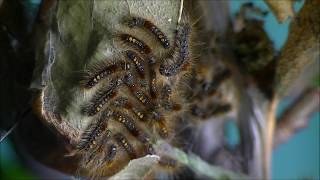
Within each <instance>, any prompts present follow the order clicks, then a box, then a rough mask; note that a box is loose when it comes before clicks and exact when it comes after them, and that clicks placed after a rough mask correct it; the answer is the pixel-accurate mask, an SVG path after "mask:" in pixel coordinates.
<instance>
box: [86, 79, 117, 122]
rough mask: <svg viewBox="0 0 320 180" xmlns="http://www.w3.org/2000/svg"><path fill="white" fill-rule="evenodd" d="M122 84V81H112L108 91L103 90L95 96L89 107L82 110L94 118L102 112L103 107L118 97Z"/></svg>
mask: <svg viewBox="0 0 320 180" xmlns="http://www.w3.org/2000/svg"><path fill="white" fill-rule="evenodd" d="M121 83H122V81H121V80H119V79H117V78H115V79H112V80H111V82H110V84H109V86H108V87H107V88H106V89H102V90H100V91H99V92H98V93H96V94H95V95H94V97H93V98H92V99H91V101H90V103H89V105H87V106H85V107H84V108H83V109H82V112H83V113H84V114H86V115H88V116H93V115H95V114H97V113H98V112H100V111H101V109H102V108H103V106H104V105H105V104H106V103H108V101H109V100H110V99H112V98H113V97H115V96H116V94H117V93H116V89H117V87H118V86H120V84H121Z"/></svg>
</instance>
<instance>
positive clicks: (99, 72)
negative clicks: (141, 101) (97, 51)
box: [82, 60, 130, 88]
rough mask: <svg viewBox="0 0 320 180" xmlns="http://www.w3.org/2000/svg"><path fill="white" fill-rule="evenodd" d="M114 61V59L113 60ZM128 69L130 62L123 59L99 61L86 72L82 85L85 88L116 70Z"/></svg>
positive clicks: (92, 85) (90, 86)
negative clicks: (111, 61)
mask: <svg viewBox="0 0 320 180" xmlns="http://www.w3.org/2000/svg"><path fill="white" fill-rule="evenodd" d="M115 61H116V60H115ZM129 69H130V64H129V63H127V62H125V61H116V62H113V63H111V64H108V63H105V62H100V63H97V64H95V65H92V66H91V67H90V68H89V70H88V71H87V72H86V75H85V78H84V80H82V86H84V87H85V88H92V87H94V86H95V85H96V84H98V83H99V82H100V81H102V80H103V79H104V78H106V77H107V76H109V75H111V74H114V73H116V72H118V71H125V70H129Z"/></svg>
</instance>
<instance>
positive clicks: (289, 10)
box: [265, 0, 294, 23]
mask: <svg viewBox="0 0 320 180" xmlns="http://www.w3.org/2000/svg"><path fill="white" fill-rule="evenodd" d="M265 2H266V3H267V4H268V6H269V7H270V8H271V10H272V12H273V13H274V15H275V16H276V17H277V20H278V21H279V22H280V23H282V22H284V21H285V20H286V19H288V17H290V16H291V17H292V16H293V15H294V11H293V4H294V0H281V1H279V0H265Z"/></svg>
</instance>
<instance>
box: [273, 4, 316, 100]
mask: <svg viewBox="0 0 320 180" xmlns="http://www.w3.org/2000/svg"><path fill="white" fill-rule="evenodd" d="M319 6H320V1H313V0H309V1H306V2H305V5H304V6H303V8H302V10H301V12H300V13H299V14H298V16H297V17H296V18H295V19H294V20H293V22H292V24H291V26H290V31H289V36H288V40H287V42H286V44H285V46H284V48H283V49H282V52H281V55H280V58H279V61H278V67H277V70H276V92H277V93H278V94H279V95H283V93H285V92H286V90H287V89H288V88H289V87H290V85H291V84H292V82H293V81H294V80H295V79H296V78H297V77H298V76H299V74H300V73H301V72H302V70H303V69H304V68H305V67H306V66H307V65H309V64H310V63H312V62H314V61H316V60H317V59H319V52H320V51H319V49H320V47H319V42H320V41H319V35H320V27H319V26H320V21H319V19H320V8H319Z"/></svg>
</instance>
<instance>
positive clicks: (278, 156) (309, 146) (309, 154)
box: [230, 0, 320, 180]
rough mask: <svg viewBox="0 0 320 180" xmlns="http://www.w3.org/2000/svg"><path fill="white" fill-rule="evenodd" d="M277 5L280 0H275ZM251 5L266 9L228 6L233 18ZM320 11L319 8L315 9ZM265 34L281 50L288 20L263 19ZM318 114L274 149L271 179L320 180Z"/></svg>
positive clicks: (237, 0) (236, 0)
mask: <svg viewBox="0 0 320 180" xmlns="http://www.w3.org/2000/svg"><path fill="white" fill-rule="evenodd" d="M279 1H281V0H279ZM246 2H253V3H254V5H256V6H258V7H260V8H261V9H263V10H268V9H269V8H268V7H267V5H266V4H265V3H264V2H263V1H262V0H251V1H249V0H232V3H231V4H230V9H231V13H232V14H233V16H234V15H235V13H236V12H238V11H239V9H240V7H241V5H242V4H243V3H246ZM303 3H304V1H298V2H297V3H295V6H294V9H295V11H296V12H297V11H299V10H300V9H301V7H302V5H303ZM319 8H320V7H319ZM264 20H265V30H266V32H267V33H268V36H269V37H270V39H272V41H273V43H274V45H275V48H276V49H277V50H281V48H282V47H283V45H284V43H285V42H286V39H287V37H288V30H289V24H290V19H288V20H287V21H285V22H284V23H283V24H279V23H278V22H277V20H276V19H275V17H274V16H273V15H272V14H271V13H269V14H268V15H267V16H266V17H265V18H264ZM291 102H292V99H291V98H290V97H288V98H286V99H284V100H283V101H282V102H281V103H280V106H279V109H278V111H279V112H281V111H283V109H285V108H286V107H287V106H288V105H289V104H290V103H291ZM319 121H320V113H319V112H317V113H315V114H314V115H313V116H312V117H311V119H310V122H309V124H308V127H307V128H305V129H303V130H301V131H300V132H298V133H296V134H295V135H294V136H293V137H292V138H291V139H290V140H289V141H288V142H286V143H284V144H282V145H280V146H279V147H277V148H275V150H274V152H273V158H272V179H279V180H280V179H284V180H286V179H288V180H289V179H320V173H319V171H320V170H319V169H320V165H319V164H320V157H319V154H320V148H319V147H320V123H319Z"/></svg>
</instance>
